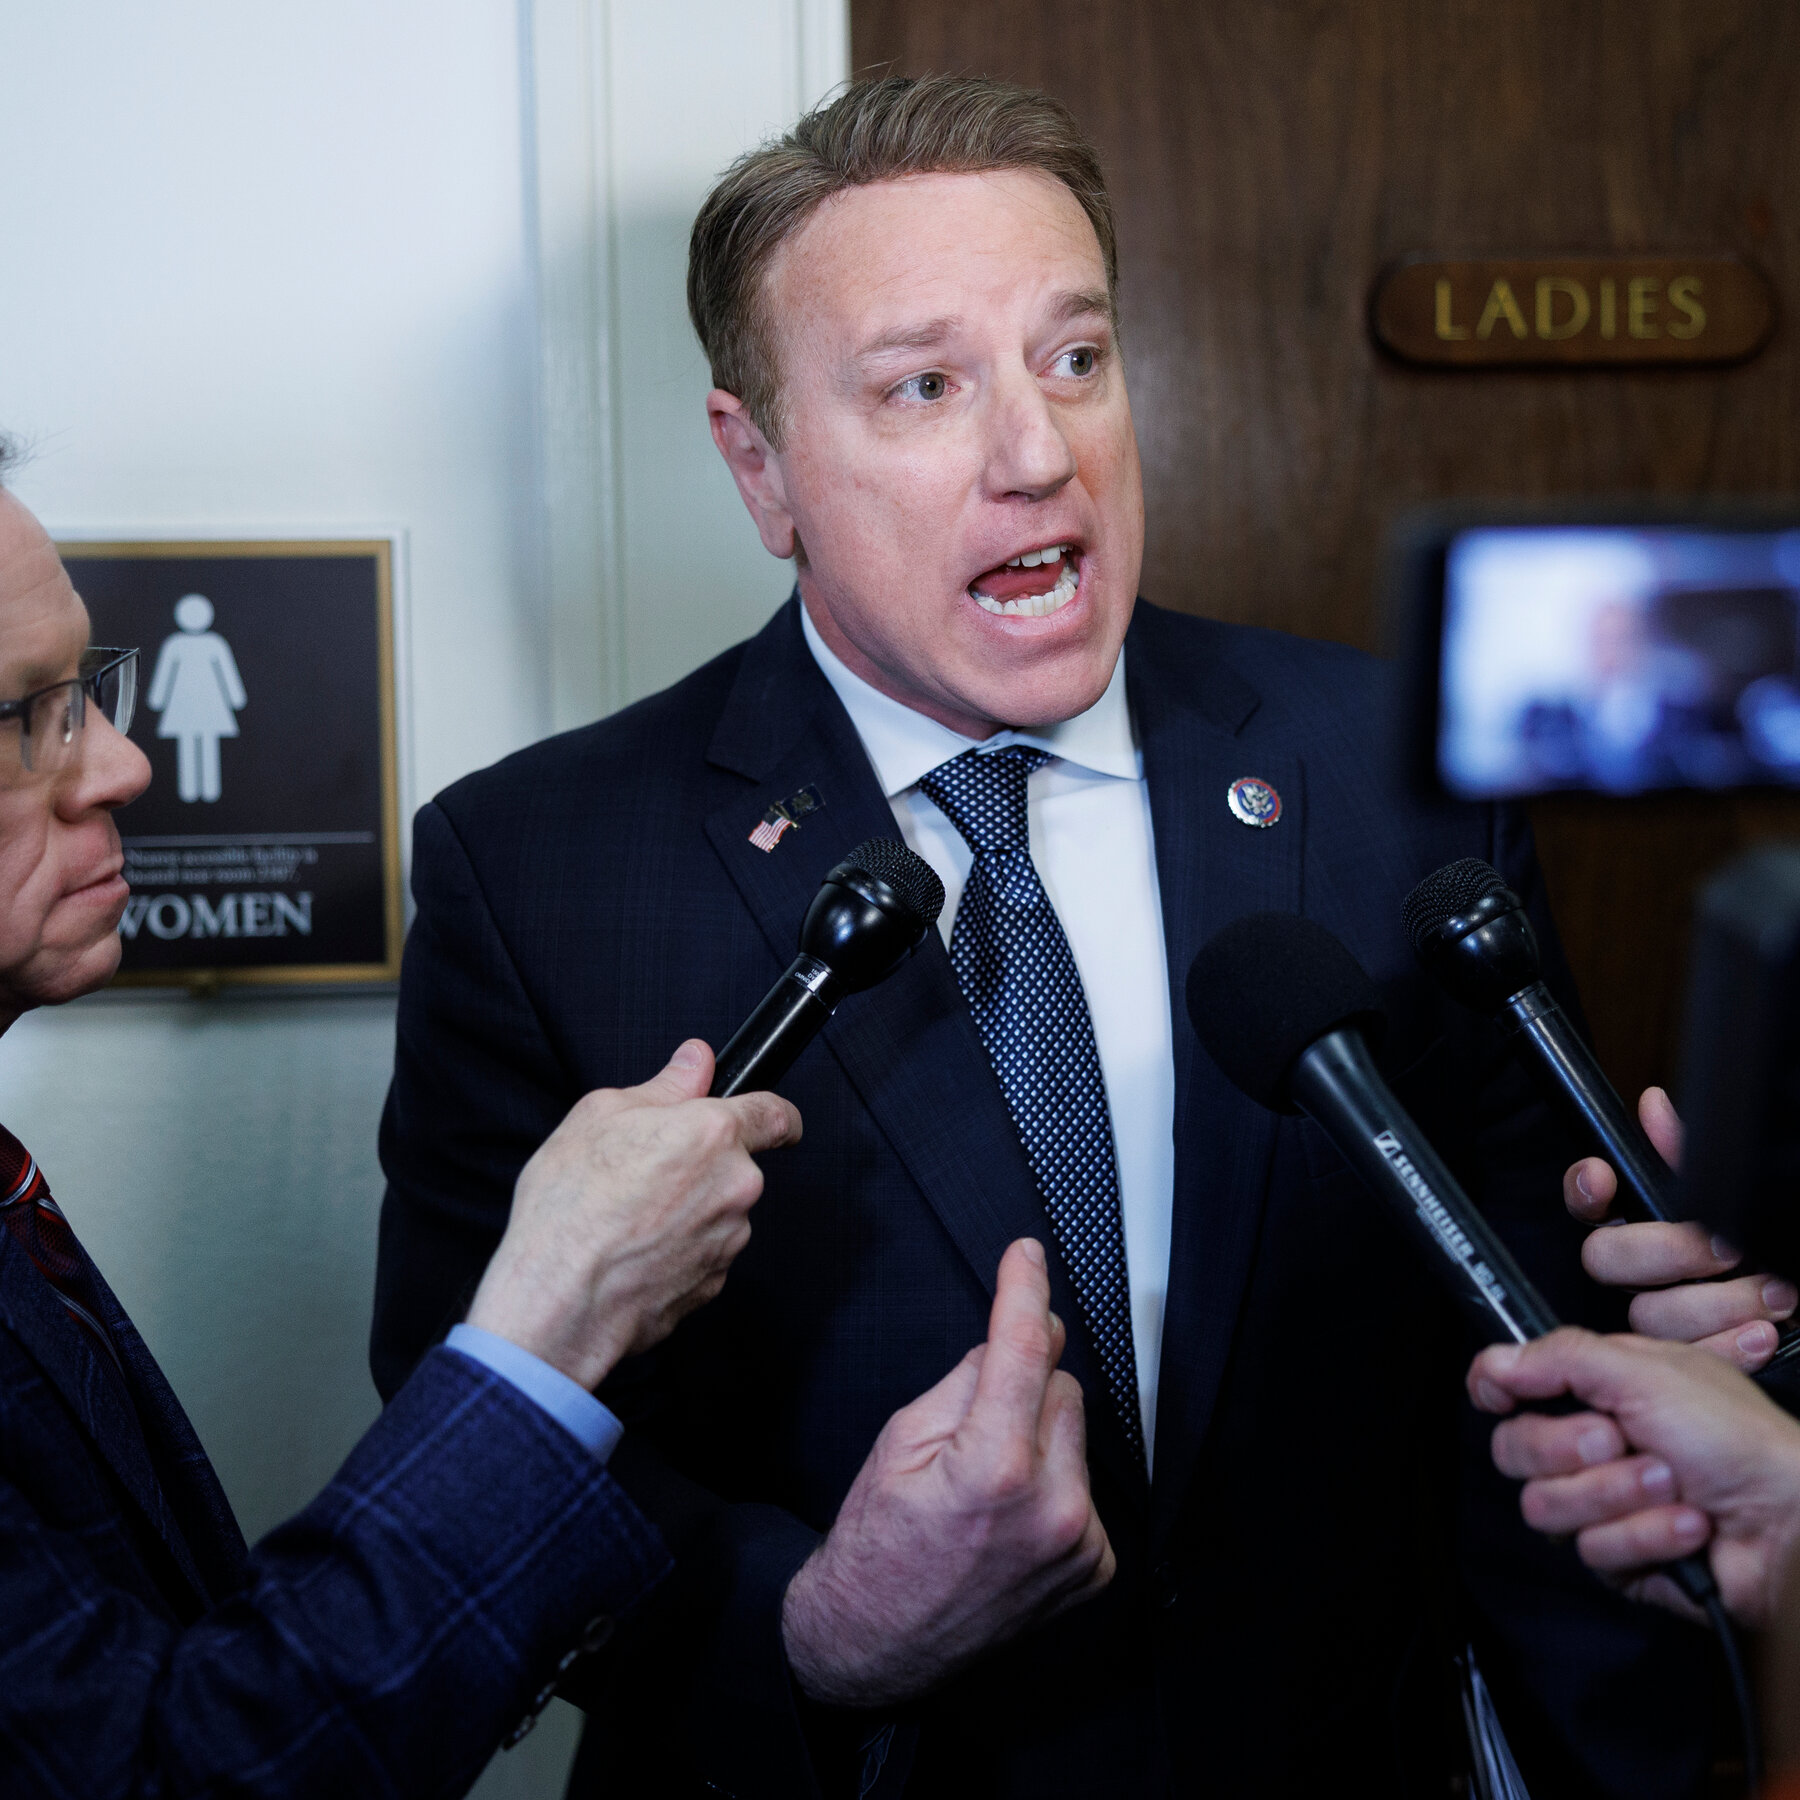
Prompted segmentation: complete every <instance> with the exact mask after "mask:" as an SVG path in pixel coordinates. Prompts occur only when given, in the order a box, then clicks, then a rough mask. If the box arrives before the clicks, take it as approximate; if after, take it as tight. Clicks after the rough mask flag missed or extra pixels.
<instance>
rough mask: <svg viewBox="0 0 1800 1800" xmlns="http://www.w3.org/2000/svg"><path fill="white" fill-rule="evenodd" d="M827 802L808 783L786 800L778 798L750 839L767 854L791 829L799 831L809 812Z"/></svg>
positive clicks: (813, 811)
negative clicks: (801, 822)
mask: <svg viewBox="0 0 1800 1800" xmlns="http://www.w3.org/2000/svg"><path fill="white" fill-rule="evenodd" d="M824 804H825V801H824V799H823V798H822V796H821V795H820V793H819V790H818V789H817V788H816V787H814V786H812V785H811V783H808V784H807V786H805V787H803V788H802V789H801V790H800V791H799V793H797V794H789V795H788V797H787V798H786V799H785V800H777V801H776V802H775V804H774V805H773V806H771V807H770V808H769V810H768V811H767V812H765V813H764V814H763V816H762V818H761V820H760V821H759V822H758V824H757V827H756V829H755V830H754V831H752V832H751V833H750V841H751V843H753V844H754V845H755V846H756V847H757V849H759V850H761V851H763V852H764V853H765V854H766V853H767V852H769V851H770V850H773V849H774V848H775V846H776V845H777V844H779V843H780V842H781V840H782V837H783V836H784V835H785V834H786V833H787V832H789V831H798V830H799V829H800V821H801V820H802V819H804V818H805V817H806V816H807V814H808V813H816V812H817V811H819V809H820V808H821V807H823V806H824Z"/></svg>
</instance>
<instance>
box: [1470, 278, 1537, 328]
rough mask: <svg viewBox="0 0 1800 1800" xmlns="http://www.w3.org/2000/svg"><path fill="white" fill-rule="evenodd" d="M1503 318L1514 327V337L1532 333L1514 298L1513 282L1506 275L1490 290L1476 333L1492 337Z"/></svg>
mask: <svg viewBox="0 0 1800 1800" xmlns="http://www.w3.org/2000/svg"><path fill="white" fill-rule="evenodd" d="M1502 319H1504V320H1505V321H1506V322H1507V324H1508V325H1510V326H1511V327H1512V334H1513V336H1514V337H1527V336H1529V335H1530V328H1529V327H1528V326H1527V325H1526V323H1525V315H1524V314H1523V313H1522V312H1520V311H1519V303H1518V301H1517V300H1515V299H1514V298H1513V291H1512V283H1511V282H1510V281H1508V280H1507V279H1506V278H1505V277H1504V276H1502V277H1501V278H1500V279H1499V280H1498V281H1496V282H1495V283H1494V285H1493V286H1492V287H1491V288H1490V289H1489V290H1488V297H1487V305H1486V306H1484V307H1483V308H1482V309H1481V321H1480V323H1479V324H1477V325H1476V327H1475V335H1476V336H1477V337H1478V338H1490V337H1492V336H1493V335H1494V327H1495V326H1496V325H1498V324H1499V323H1500V321H1501V320H1502Z"/></svg>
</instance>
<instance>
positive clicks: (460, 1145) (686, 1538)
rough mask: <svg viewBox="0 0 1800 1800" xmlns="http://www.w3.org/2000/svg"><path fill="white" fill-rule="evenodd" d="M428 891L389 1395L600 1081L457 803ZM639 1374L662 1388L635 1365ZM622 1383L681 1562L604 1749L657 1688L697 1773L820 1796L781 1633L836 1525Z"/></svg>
mask: <svg viewBox="0 0 1800 1800" xmlns="http://www.w3.org/2000/svg"><path fill="white" fill-rule="evenodd" d="M413 894H414V899H415V901H416V903H417V913H416V916H415V919H414V922H413V926H412V930H411V932H410V934H409V936H408V939H407V946H406V953H405V959H404V965H403V969H402V974H401V982H400V1008H399V1021H398V1031H397V1037H396V1046H395V1065H394V1080H393V1086H392V1088H391V1089H390V1092H389V1095H388V1103H387V1109H386V1112H385V1114H384V1116H383V1119H382V1128H381V1155H382V1166H383V1168H384V1170H385V1171H386V1174H387V1180H388V1187H387V1196H386V1199H385V1201H384V1203H383V1206H382V1217H381V1250H380V1261H379V1265H378V1269H377V1274H376V1297H375V1322H374V1332H373V1338H372V1345H371V1364H372V1368H373V1371H374V1375H375V1383H376V1386H377V1387H378V1388H380V1389H381V1391H382V1392H383V1393H384V1394H387V1393H391V1392H393V1390H394V1388H395V1387H396V1385H397V1384H398V1383H399V1382H400V1381H402V1380H403V1379H404V1378H405V1375H406V1372H407V1371H408V1370H409V1369H410V1368H411V1367H412V1366H413V1364H414V1363H415V1362H417V1360H418V1359H419V1357H420V1356H422V1355H423V1354H424V1353H425V1351H426V1349H427V1348H428V1346H430V1345H431V1344H432V1343H434V1342H436V1341H437V1340H438V1339H439V1338H441V1337H442V1336H443V1334H444V1333H445V1332H446V1331H447V1330H448V1329H449V1328H450V1326H451V1325H452V1324H454V1323H455V1322H456V1321H457V1320H458V1319H459V1318H460V1317H461V1316H462V1314H463V1312H464V1311H465V1310H466V1308H467V1306H468V1304H469V1301H470V1299H471V1298H472V1297H473V1294H474V1291H475V1287H476V1285H477V1284H478V1282H479V1280H480V1277H481V1272H482V1270H483V1268H484V1267H485V1266H486V1264H487V1260H488V1258H489V1256H490V1255H491V1254H492V1253H493V1250H494V1247H495V1245H496V1244H497V1243H498V1242H499V1239H500V1235H501V1233H502V1232H503V1231H504V1229H505V1226H506V1218H507V1212H508V1208H509V1207H510V1204H511V1195H512V1189H513V1183H514V1181H515V1180H516V1179H517V1176H518V1172H519V1170H520V1168H521V1167H523V1165H524V1164H525V1162H526V1161H527V1160H528V1159H529V1157H530V1156H531V1154H532V1152H533V1151H535V1150H536V1148H537V1147H538V1145H539V1144H540V1143H542V1142H543V1140H544V1139H545V1138H546V1137H547V1136H548V1135H549V1134H550V1132H551V1131H552V1130H554V1129H555V1127H556V1125H557V1123H558V1122H559V1121H560V1120H561V1118H562V1117H563V1115H564V1113H566V1112H567V1111H568V1109H569V1108H570V1107H571V1106H572V1105H573V1104H574V1103H575V1101H576V1100H577V1099H578V1098H579V1097H580V1091H579V1086H578V1083H577V1081H576V1079H575V1077H574V1075H573V1074H572V1072H571V1071H570V1070H569V1069H568V1068H567V1067H566V1066H565V1065H564V1062H563V1061H562V1059H561V1058H559V1056H558V1055H557V1054H556V1051H555V1049H554V1047H553V1045H552V1043H551V1041H550V1037H549V1034H548V1033H547V1032H546V1030H545V1028H544V1025H543V1023H542V1020H541V1018H540V1016H539V1014H538V1012H537V1009H536V1008H535V1007H534V1006H533V1004H532V1001H531V997H530V995H529V993H528V991H527V988H526V985H525V983H524V981H523V980H522V979H521V976H520V973H519V970H518V967H517V965H516V963H515V960H514V958H513V956H512V954H511V951H510V950H509V948H508V946H507V944H506V942H505V941H504V939H503V937H502V934H501V932H500V930H499V928H498V926H497V924H496V922H495V920H494V917H493V914H492V910H491V908H490V907H489V905H488V903H487V900H486V897H485V895H484V893H483V890H482V887H481V883H480V881H479V878H478V875H477V872H476V870H475V868H474V866H473V864H472V862H471V859H470V857H469V855H468V853H467V850H466V849H465V847H464V844H463V842H462V840H461V838H460V837H459V835H458V833H457V831H456V828H455V826H454V824H453V823H452V821H451V819H450V818H449V817H448V816H447V814H446V813H445V812H444V810H443V809H442V808H441V807H439V806H437V805H430V806H427V807H425V808H424V809H423V810H422V811H421V812H420V814H419V817H418V820H417V823H416V825H415V828H414V836H413ZM670 1047H671V1048H673V1046H672V1045H671V1046H670ZM625 1378H626V1381H628V1382H630V1383H631V1384H632V1385H633V1386H643V1387H650V1386H653V1383H650V1382H645V1381H644V1380H643V1378H642V1374H641V1372H638V1371H633V1370H632V1369H631V1367H630V1365H628V1366H627V1370H626V1371H625ZM607 1397H608V1399H609V1401H610V1402H611V1403H612V1404H613V1407H614V1410H615V1411H616V1412H618V1413H619V1414H620V1416H621V1417H622V1418H624V1420H625V1422H626V1426H627V1429H626V1433H625V1437H624V1439H623V1441H622V1442H621V1444H620V1446H619V1448H618V1450H617V1451H616V1452H615V1454H614V1456H613V1458H612V1461H611V1465H610V1466H611V1468H612V1470H613V1472H614V1473H615V1474H616V1475H617V1477H618V1479H619V1481H620V1482H621V1484H622V1485H623V1486H624V1488H625V1490H626V1492H627V1493H629V1494H630V1495H631V1497H632V1499H633V1501H634V1502H635V1503H636V1504H637V1505H639V1506H640V1507H641V1508H642V1509H643V1511H644V1513H645V1514H646V1515H647V1516H648V1517H649V1518H650V1520H651V1521H652V1522H653V1523H654V1524H655V1525H656V1527H657V1528H658V1530H659V1531H660V1532H661V1534H662V1536H663V1538H664V1540H665V1541H666V1542H667V1543H668V1545H669V1548H670V1550H671V1551H672V1553H673V1554H674V1557H675V1563H676V1572H675V1574H674V1576H673V1577H672V1578H671V1580H670V1581H669V1583H668V1584H667V1585H666V1586H665V1588H664V1590H663V1591H662V1593H660V1594H659V1596H658V1601H657V1604H656V1605H655V1606H654V1607H653V1608H650V1609H647V1611H646V1614H645V1616H644V1617H643V1619H642V1620H641V1622H640V1623H639V1624H638V1626H636V1627H635V1628H634V1629H633V1630H632V1631H630V1632H628V1633H622V1634H621V1636H620V1639H619V1640H618V1641H617V1646H616V1654H614V1655H612V1656H609V1657H608V1658H606V1659H603V1666H602V1668H601V1669H600V1670H599V1671H598V1672H597V1677H596V1679H595V1681H594V1683H593V1684H592V1686H591V1687H590V1688H589V1690H588V1691H586V1692H584V1693H577V1694H576V1695H575V1696H574V1697H575V1698H577V1699H579V1700H581V1701H582V1702H583V1703H584V1704H587V1705H588V1706H589V1710H590V1712H591V1713H593V1714H594V1715H595V1719H596V1724H597V1726H598V1728H599V1731H600V1733H601V1736H602V1744H603V1746H604V1752H603V1753H604V1755H605V1756H606V1757H608V1758H610V1755H611V1754H612V1751H613V1750H614V1748H615V1745H614V1744H613V1742H612V1738H613V1734H611V1733H609V1732H607V1731H606V1729H605V1723H606V1720H607V1718H608V1717H609V1715H613V1714H618V1715H620V1716H621V1723H622V1725H624V1726H625V1727H627V1729H624V1730H622V1731H621V1732H620V1733H619V1734H617V1737H618V1742H617V1745H616V1749H617V1751H618V1753H619V1754H621V1755H625V1754H631V1753H633V1752H632V1749H631V1746H633V1745H636V1744H640V1743H641V1742H642V1740H643V1736H644V1734H643V1733H642V1731H641V1729H639V1730H633V1729H630V1727H631V1726H632V1724H633V1723H634V1720H633V1718H632V1714H633V1713H634V1712H635V1711H636V1710H637V1709H638V1708H639V1707H640V1706H641V1705H642V1704H645V1703H647V1701H645V1700H644V1699H641V1698H640V1696H643V1695H644V1694H645V1693H646V1690H648V1691H649V1692H650V1693H653V1695H654V1704H655V1706H656V1710H657V1711H659V1712H662V1711H665V1710H673V1711H674V1712H675V1713H676V1714H677V1716H678V1717H679V1720H680V1731H679V1741H678V1744H667V1745H664V1746H663V1748H662V1752H661V1753H662V1754H663V1755H665V1756H666V1757H668V1758H679V1759H680V1760H681V1762H682V1763H684V1764H685V1765H686V1767H685V1769H684V1771H683V1773H684V1776H685V1777H686V1778H687V1779H689V1780H690V1781H693V1782H696V1783H699V1784H705V1783H710V1784H711V1785H712V1786H713V1788H714V1789H716V1790H722V1791H723V1792H725V1793H728V1794H733V1795H737V1796H740V1797H741V1800H754V1797H756V1796H761V1795H768V1796H771V1797H772V1800H804V1797H806V1796H809V1795H814V1794H817V1793H819V1792H820V1791H821V1788H820V1774H819V1772H818V1771H817V1770H816V1769H815V1766H814V1758H813V1754H812V1751H811V1749H810V1748H809V1742H808V1733H807V1729H806V1726H805V1724H804V1723H803V1719H802V1710H801V1703H800V1700H799V1696H798V1692H797V1689H796V1688H795V1686H794V1683H793V1681H792V1679H791V1676H790V1673H789V1670H788V1666H787V1657H786V1652H785V1650H784V1648H783V1643H782V1636H781V1606H782V1600H783V1598H784V1596H785V1595H786V1592H787V1586H788V1582H789V1581H790V1580H791V1579H792V1578H793V1575H794V1572H795V1571H796V1570H797V1569H798V1568H799V1567H800V1565H801V1563H803V1562H804V1561H805V1560H806V1558H807V1557H808V1556H809V1555H811V1553H812V1551H813V1549H814V1547H815V1546H816V1545H817V1543H818V1541H819V1538H818V1534H817V1533H816V1532H815V1531H813V1530H812V1529H811V1528H810V1527H808V1526H807V1525H805V1524H803V1523H802V1522H801V1521H800V1520H798V1519H797V1518H795V1517H794V1516H793V1515H792V1514H790V1513H787V1512H784V1511H782V1510H780V1509H779V1508H776V1507H772V1506H760V1505H748V1504H732V1503H727V1502H726V1501H724V1500H721V1499H720V1498H718V1497H717V1496H716V1495H714V1494H712V1493H711V1492H709V1491H708V1490H706V1489H704V1488H702V1487H700V1486H699V1485H697V1484H696V1483H694V1482H692V1481H690V1480H688V1479H687V1478H686V1477H685V1476H683V1475H682V1474H681V1473H680V1471H678V1470H677V1469H675V1468H673V1467H672V1466H670V1464H669V1463H668V1461H667V1459H666V1458H664V1457H663V1456H662V1455H661V1454H660V1453H659V1452H658V1451H657V1449H656V1448H655V1447H654V1446H653V1445H652V1444H651V1443H650V1441H649V1438H648V1435H647V1434H646V1433H645V1432H644V1431H641V1430H634V1429H632V1426H633V1421H634V1419H635V1418H641V1417H642V1416H643V1415H642V1409H641V1407H640V1406H638V1405H635V1404H634V1403H633V1397H632V1395H631V1394H630V1393H629V1392H626V1393H625V1395H624V1397H622V1398H617V1399H615V1398H613V1390H611V1389H609V1390H608V1395H607ZM672 1695H676V1696H678V1698H672ZM635 1722H636V1723H637V1724H638V1725H640V1726H641V1718H640V1719H638V1720H636V1721H635ZM615 1773H617V1774H618V1775H619V1779H620V1785H621V1789H622V1791H636V1790H635V1789H634V1788H633V1787H632V1781H633V1779H634V1778H635V1779H640V1780H643V1781H646V1782H649V1783H650V1784H651V1787H652V1788H653V1789H654V1788H656V1787H660V1788H661V1790H662V1791H667V1792H677V1791H681V1789H680V1787H679V1785H678V1784H677V1783H676V1782H674V1781H673V1780H672V1777H671V1770H670V1768H669V1767H668V1766H666V1765H665V1766H664V1767H662V1768H661V1769H660V1770H648V1769H646V1770H643V1771H623V1770H615Z"/></svg>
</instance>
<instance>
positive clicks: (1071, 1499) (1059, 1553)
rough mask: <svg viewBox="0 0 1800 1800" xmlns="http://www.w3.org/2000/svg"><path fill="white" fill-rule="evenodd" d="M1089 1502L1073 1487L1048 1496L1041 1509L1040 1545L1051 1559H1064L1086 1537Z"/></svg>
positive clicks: (1085, 1496) (1091, 1511) (1089, 1512)
mask: <svg viewBox="0 0 1800 1800" xmlns="http://www.w3.org/2000/svg"><path fill="white" fill-rule="evenodd" d="M1092 1513H1093V1503H1092V1502H1091V1501H1090V1500H1089V1498H1088V1496H1087V1494H1086V1492H1085V1491H1083V1490H1081V1489H1079V1488H1077V1487H1074V1486H1073V1485H1071V1486H1069V1487H1068V1488H1066V1489H1065V1490H1064V1491H1062V1492H1060V1493H1057V1494H1054V1495H1052V1496H1051V1498H1050V1500H1049V1502H1048V1503H1047V1505H1046V1506H1045V1508H1044V1514H1043V1520H1042V1542H1043V1546H1044V1548H1045V1550H1047V1551H1048V1553H1049V1555H1050V1556H1051V1557H1052V1558H1059V1557H1064V1556H1067V1555H1068V1554H1069V1552H1070V1551H1072V1550H1073V1549H1075V1548H1076V1546H1077V1545H1079V1544H1080V1542H1081V1540H1082V1539H1083V1538H1084V1537H1085V1536H1086V1535H1087V1528H1088V1519H1089V1517H1090V1516H1091V1515H1092Z"/></svg>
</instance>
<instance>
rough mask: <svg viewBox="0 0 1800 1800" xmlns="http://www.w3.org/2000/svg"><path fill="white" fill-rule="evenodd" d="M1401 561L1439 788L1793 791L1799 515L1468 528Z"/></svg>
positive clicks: (1798, 738)
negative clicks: (1412, 574)
mask: <svg viewBox="0 0 1800 1800" xmlns="http://www.w3.org/2000/svg"><path fill="white" fill-rule="evenodd" d="M1414 567H1415V570H1416V572H1417V573H1419V574H1423V575H1424V577H1425V581H1426V585H1427V586H1428V587H1429V588H1431V589H1434V590H1435V592H1432V593H1430V594H1429V595H1428V596H1427V597H1426V598H1427V608H1426V611H1427V618H1428V621H1430V622H1431V623H1435V625H1436V630H1435V631H1431V630H1430V625H1429V623H1428V625H1427V636H1428V637H1435V638H1436V640H1437V641H1436V644H1435V645H1434V646H1432V647H1433V648H1435V650H1436V656H1435V657H1429V656H1428V658H1427V660H1428V662H1430V661H1434V662H1435V664H1436V667H1435V670H1434V671H1430V672H1429V673H1427V675H1426V681H1427V683H1429V684H1430V685H1431V686H1432V687H1434V688H1435V691H1434V692H1425V693H1421V694H1419V695H1418V699H1419V700H1420V701H1421V702H1422V703H1423V704H1422V706H1421V711H1422V712H1423V713H1424V714H1425V715H1427V716H1428V717H1429V718H1430V722H1431V729H1430V737H1431V744H1430V753H1431V760H1432V761H1433V763H1434V764H1435V768H1434V771H1433V773H1434V775H1435V778H1436V784H1437V785H1440V786H1441V787H1443V788H1444V789H1447V790H1448V791H1449V792H1451V793H1453V794H1455V795H1457V796H1459V797H1461V798H1464V799H1495V798H1503V797H1506V796H1511V795H1524V794H1541V793H1547V792H1552V791H1554V790H1557V789H1566V788H1573V789H1587V790H1591V791H1595V792H1601V793H1609V794H1635V793H1643V792H1647V791H1650V790H1654V789H1660V788H1727V787H1742V786H1756V785H1784V786H1785V785H1795V786H1800V519H1793V520H1791V521H1789V520H1784V521H1779V522H1776V521H1764V522H1762V523H1761V524H1760V526H1748V525H1743V524H1737V525H1730V526H1727V525H1721V524H1709V523H1698V522H1694V523H1687V522H1679V521H1676V522H1670V521H1662V522H1655V523H1650V522H1642V523H1574V522H1569V523H1546V522H1536V523H1532V522H1512V523H1485V524H1465V525H1464V526H1463V527H1461V528H1459V529H1446V530H1441V531H1440V532H1439V533H1438V534H1437V535H1436V537H1435V539H1434V540H1433V541H1432V542H1431V543H1430V545H1429V546H1428V548H1427V553H1426V555H1425V557H1424V561H1423V564H1422V565H1421V564H1420V563H1419V562H1418V560H1417V558H1416V557H1415V563H1414ZM1433 614H1435V619H1434V620H1432V619H1431V615H1433ZM1424 747H1425V746H1424V745H1423V744H1421V748H1424Z"/></svg>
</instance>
